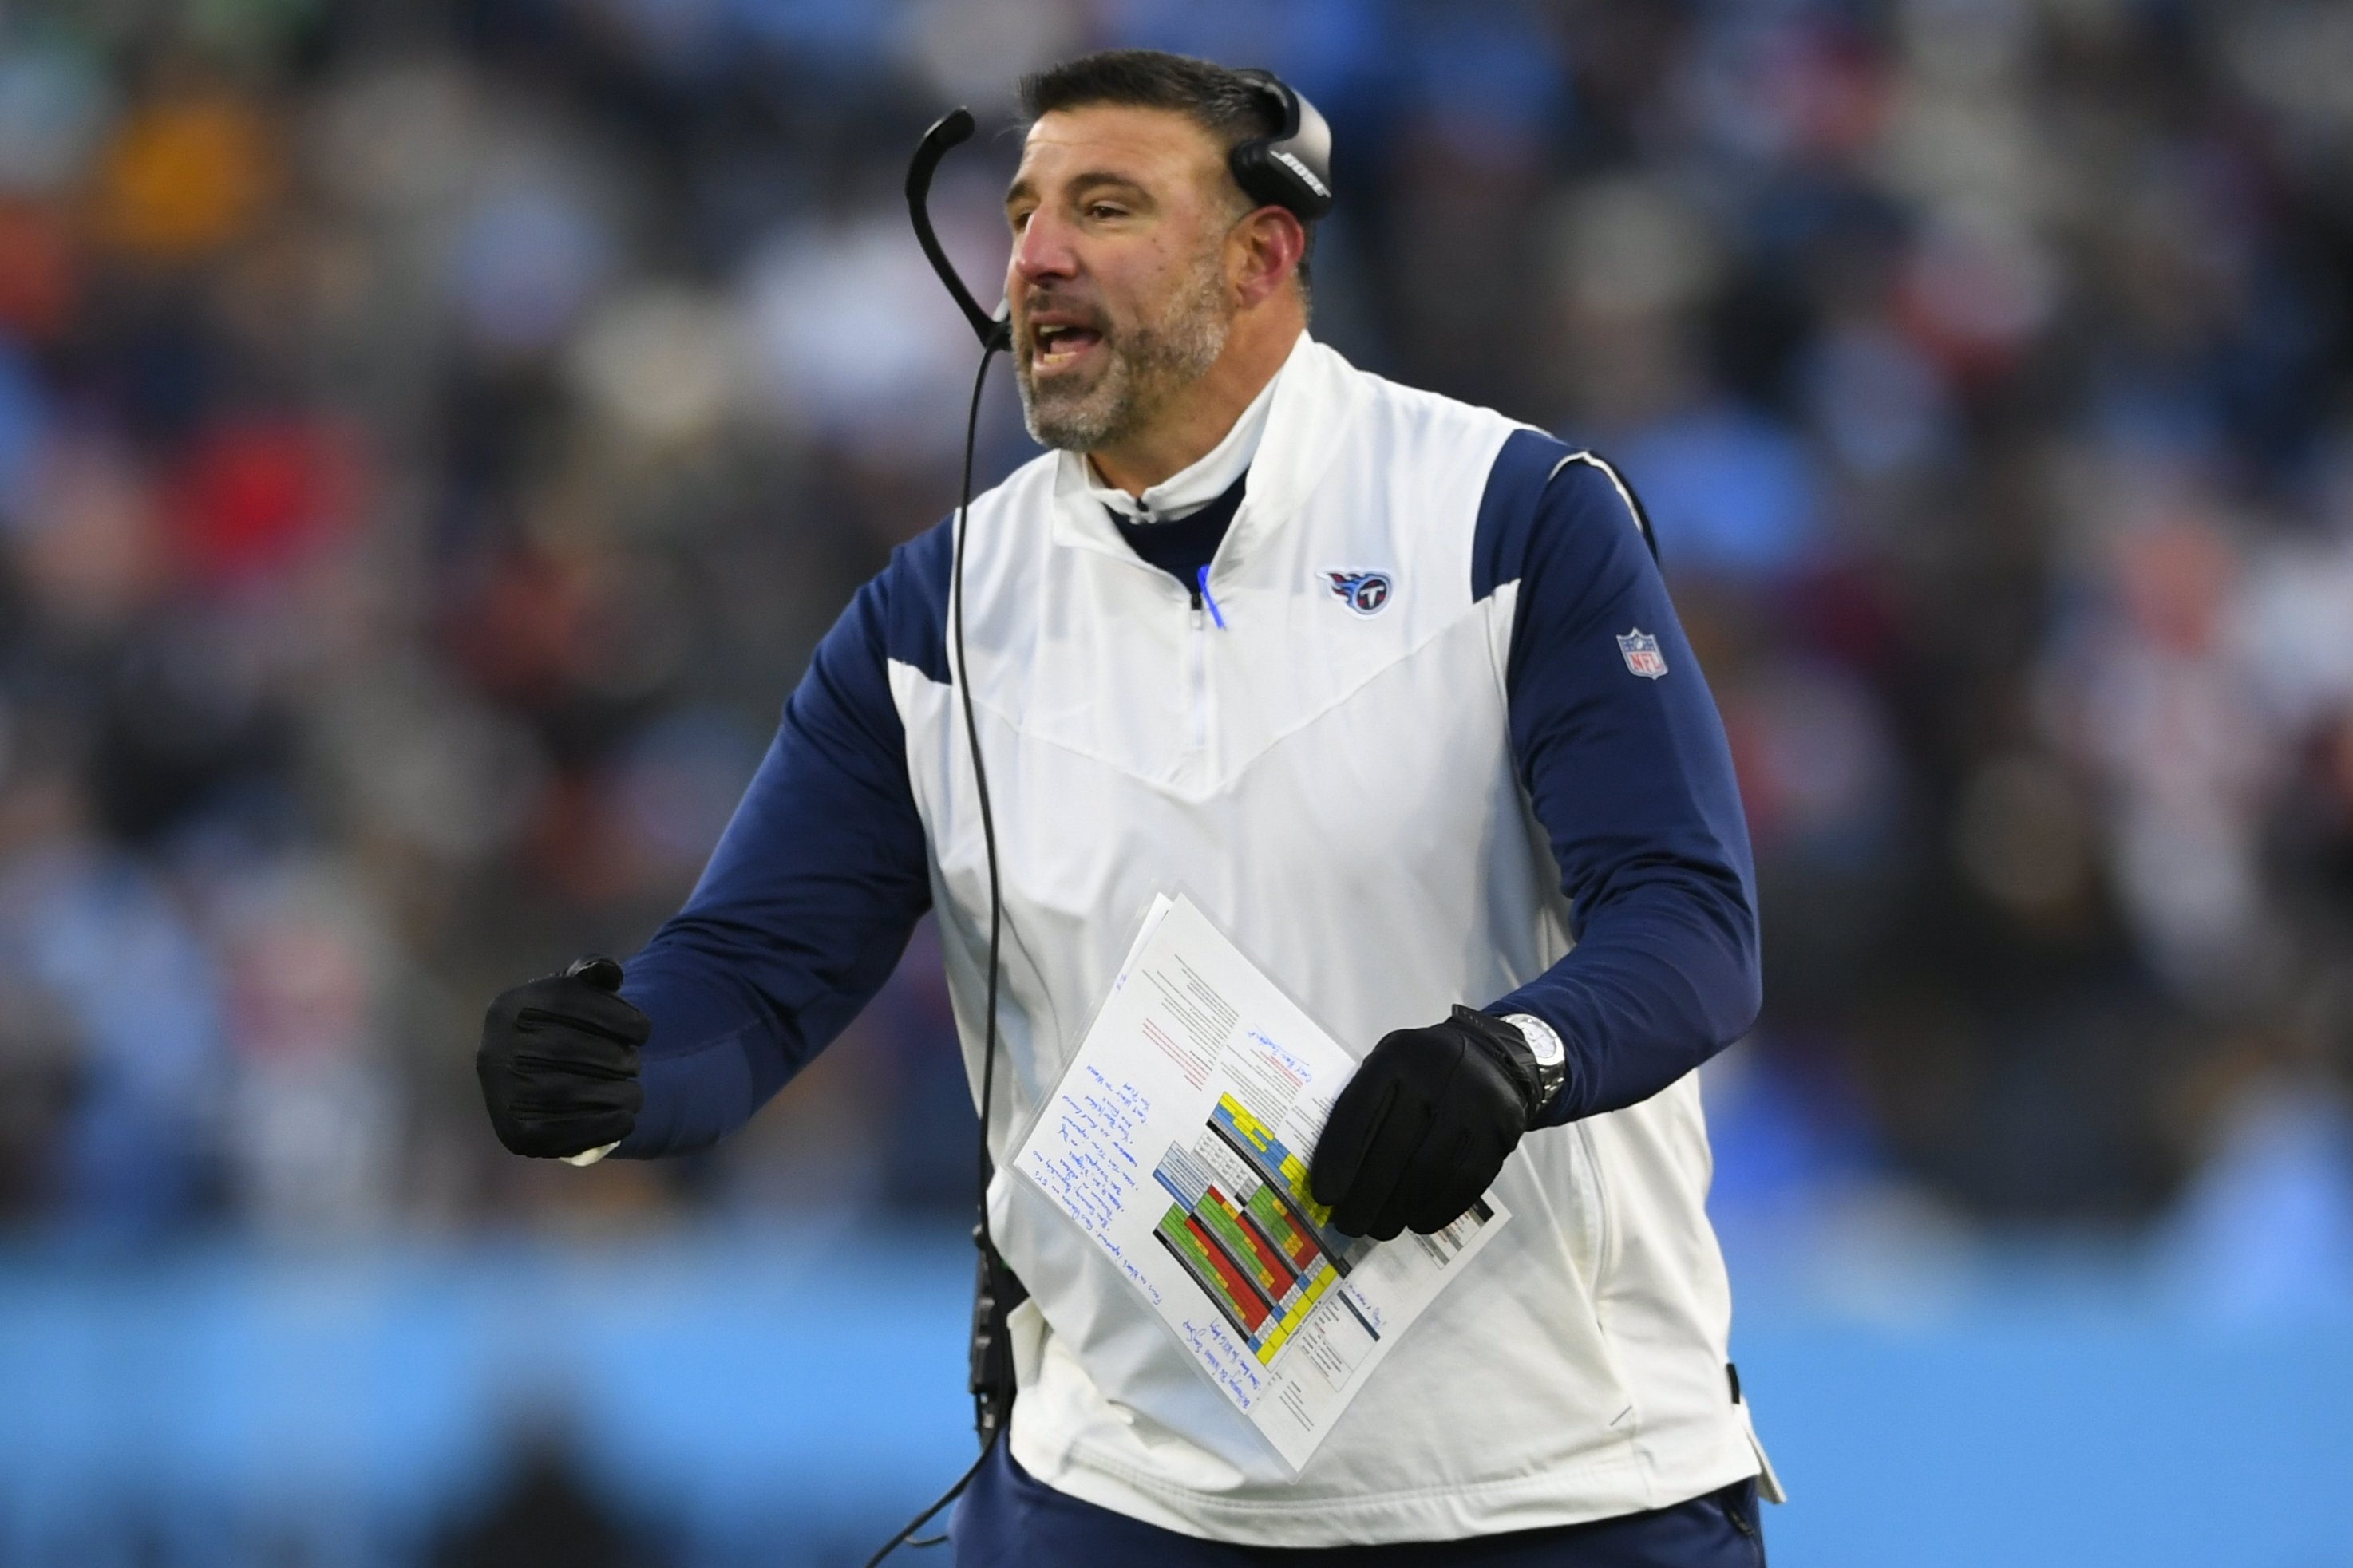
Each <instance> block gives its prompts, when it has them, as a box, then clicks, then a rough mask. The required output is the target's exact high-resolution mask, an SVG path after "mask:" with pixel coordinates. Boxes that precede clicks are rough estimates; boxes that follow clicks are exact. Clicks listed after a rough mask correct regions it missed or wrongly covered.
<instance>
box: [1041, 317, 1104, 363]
mask: <svg viewBox="0 0 2353 1568" xmlns="http://www.w3.org/2000/svg"><path fill="white" fill-rule="evenodd" d="M1029 335H1030V339H1031V342H1032V343H1033V344H1034V347H1033V350H1032V352H1031V354H1030V364H1031V366H1032V368H1034V369H1037V370H1043V371H1055V370H1060V369H1061V368H1062V367H1063V366H1065V365H1068V364H1071V363H1073V362H1074V361H1076V360H1077V359H1078V358H1079V357H1080V356H1081V355H1082V354H1083V353H1086V352H1087V351H1088V350H1089V349H1091V348H1093V347H1094V346H1095V345H1096V344H1097V343H1100V342H1103V334H1102V333H1101V332H1099V331H1095V329H1094V328H1092V327H1082V326H1078V325H1076V324H1075V323H1071V322H1063V321H1050V322H1047V323H1044V324H1042V325H1040V326H1039V327H1038V328H1036V329H1035V330H1034V331H1031V333H1030V334H1029Z"/></svg>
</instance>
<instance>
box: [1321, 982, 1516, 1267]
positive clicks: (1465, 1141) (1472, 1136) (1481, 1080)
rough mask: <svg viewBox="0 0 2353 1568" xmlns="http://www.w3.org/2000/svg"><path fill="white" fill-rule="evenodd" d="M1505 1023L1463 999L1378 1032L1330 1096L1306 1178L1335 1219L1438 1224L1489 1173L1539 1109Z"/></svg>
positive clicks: (1344, 1223)
mask: <svg viewBox="0 0 2353 1568" xmlns="http://www.w3.org/2000/svg"><path fill="white" fill-rule="evenodd" d="M1511 1031H1512V1026H1511V1025H1509V1024H1506V1023H1504V1021H1503V1020H1502V1019H1500V1018H1491V1017H1489V1016H1486V1015H1485V1014H1483V1013H1475V1012H1472V1010H1471V1009H1470V1008H1468V1007H1457V1008H1455V1009H1454V1016H1452V1017H1451V1018H1449V1019H1447V1020H1446V1022H1444V1023H1442V1024H1434V1025H1432V1026H1430V1027H1429V1028H1426V1029H1398V1030H1395V1031H1393V1032H1391V1033H1389V1034H1388V1035H1385V1036H1383V1037H1381V1042H1380V1044H1378V1045H1377V1046H1375V1047H1373V1049H1372V1054H1371V1055H1369V1056H1367V1057H1366V1058H1365V1059H1364V1061H1363V1063H1362V1064H1360V1065H1359V1066H1358V1067H1357V1068H1356V1077H1354V1078H1352V1079H1349V1080H1348V1082H1347V1085H1346V1087H1345V1088H1344V1089H1341V1090H1340V1096H1339V1098H1338V1099H1337V1100H1335V1101H1334V1102H1333V1105H1332V1115H1331V1119H1330V1120H1329V1121H1325V1122H1324V1133H1323V1136H1322V1137H1320V1138H1318V1139H1317V1140H1316V1142H1315V1157H1314V1161H1313V1162H1312V1163H1310V1165H1309V1167H1308V1184H1309V1185H1310V1187H1311V1188H1312V1189H1313V1190H1314V1194H1315V1201H1316V1202H1317V1203H1320V1204H1328V1205H1331V1208H1332V1225H1333V1226H1334V1228H1335V1229H1337V1230H1339V1231H1341V1232H1343V1233H1345V1234H1346V1235H1349V1236H1371V1237H1376V1238H1377V1239H1378V1240H1381V1241H1391V1240H1394V1239H1396V1237H1397V1236H1398V1233H1399V1232H1401V1231H1403V1230H1405V1229H1407V1228H1409V1227H1410V1228H1412V1229H1413V1230H1416V1231H1418V1232H1420V1233H1421V1234H1423V1235H1425V1236H1426V1235H1428V1234H1429V1233H1430V1232H1431V1231H1434V1230H1443V1229H1445V1228H1446V1226H1450V1225H1451V1224H1453V1223H1454V1221H1455V1220H1457V1219H1459V1218H1460V1217H1461V1215H1462V1214H1463V1212H1464V1211H1465V1210H1467V1209H1469V1208H1470V1206H1471V1205H1472V1204H1474V1203H1476V1202H1478V1201H1479V1197H1480V1194H1482V1193H1484V1192H1485V1191H1486V1190H1487V1189H1488V1188H1489V1187H1490V1186H1493V1184H1494V1181H1495V1177H1496V1174H1497V1173H1499V1172H1501V1171H1502V1170H1503V1168H1504V1160H1505V1159H1506V1158H1508V1157H1509V1156H1510V1154H1511V1152H1512V1151H1513V1150H1514V1149H1515V1148H1517V1147H1518V1146H1519V1142H1520V1134H1521V1133H1523V1132H1525V1131H1527V1128H1528V1123H1529V1122H1530V1121H1532V1120H1533V1119H1534V1118H1535V1114H1536V1112H1537V1111H1538V1110H1541V1109H1542V1107H1541V1105H1540V1104H1538V1103H1537V1097H1538V1089H1537V1083H1536V1079H1535V1074H1534V1073H1533V1072H1532V1071H1528V1070H1524V1068H1523V1065H1522V1058H1523V1057H1524V1056H1525V1048H1524V1047H1521V1046H1520V1042H1519V1041H1518V1039H1517V1037H1516V1036H1515V1035H1514V1034H1513V1033H1512V1032H1511Z"/></svg>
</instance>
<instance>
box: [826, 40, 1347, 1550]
mask: <svg viewBox="0 0 2353 1568" xmlns="http://www.w3.org/2000/svg"><path fill="white" fill-rule="evenodd" d="M1236 74H1238V75H1240V76H1241V77H1243V78H1244V79H1247V80H1248V81H1249V82H1250V85H1251V86H1253V87H1255V88H1257V89H1259V90H1260V91H1261V92H1262V93H1264V94H1265V95H1266V97H1267V98H1268V100H1270V102H1271V107H1272V109H1273V110H1274V116H1275V131H1274V133H1273V134H1272V135H1271V136H1259V137H1253V138H1251V139H1250V140H1249V141H1246V142H1241V143H1240V145H1238V146H1236V147H1235V148H1234V150H1233V152H1232V153H1229V155H1228V157H1227V166H1228V167H1229V168H1230V169H1231V170H1232V171H1233V175H1234V179H1235V182H1236V183H1237V184H1240V186H1241V188H1242V192H1243V194H1244V195H1248V196H1250V199H1251V200H1253V201H1255V202H1257V203H1259V204H1260V205H1263V206H1279V207H1282V208H1283V209H1285V210H1286V211H1288V212H1290V213H1291V214H1292V215H1293V216H1296V217H1297V218H1298V219H1299V221H1300V222H1302V223H1314V222H1315V221H1316V220H1317V219H1318V218H1321V217H1323V216H1324V215H1325V214H1327V213H1329V212H1330V211H1331V210H1332V130H1331V127H1330V126H1328V125H1326V124H1325V123H1324V116H1323V115H1321V114H1319V113H1317V112H1316V110H1315V106H1314V104H1312V103H1310V102H1308V101H1307V100H1305V99H1304V98H1302V97H1301V96H1300V95H1299V94H1298V93H1297V92H1296V91H1294V90H1293V89H1292V88H1291V87H1290V86H1289V85H1288V84H1287V83H1285V82H1284V81H1283V80H1282V79H1281V78H1279V77H1277V76H1276V75H1275V74H1274V73H1273V72H1272V71H1264V70H1245V71H1240V72H1238V73H1236ZM973 127H974V121H973V117H972V110H969V109H965V108H961V107H959V108H956V109H954V110H949V111H948V112H947V113H946V114H944V115H942V116H941V117H940V119H939V120H938V121H936V122H935V123H934V125H933V126H932V128H931V129H930V130H928V131H926V132H923V141H922V142H920V143H918V144H917V145H916V148H915V155H914V157H913V159H912V160H910V161H909V163H908V164H907V216H908V219H909V220H910V221H911V222H912V223H913V225H914V228H915V242H916V243H917V244H918V245H921V246H922V247H923V257H924V259H926V260H927V261H929V262H930V263H931V264H932V270H933V271H934V272H936V273H938V274H939V279H940V282H941V283H942V284H943V285H944V287H945V288H946V289H947V291H948V295H949V297H950V298H952V299H953V300H955V303H956V308H957V309H958V310H962V311H963V312H964V318H965V321H968V322H969V323H971V326H972V330H973V333H974V335H975V336H976V337H978V338H979V340H980V370H979V372H978V374H976V375H975V376H974V378H973V384H972V405H971V406H970V408H969V409H968V410H967V411H966V413H965V425H964V476H963V479H962V483H961V488H960V489H958V491H957V495H956V510H955V548H954V551H953V563H952V564H951V566H950V568H949V588H948V617H949V620H950V621H951V623H952V632H951V640H952V643H953V646H954V647H955V680H956V689H957V693H958V697H959V699H960V700H961V703H962V706H963V710H964V735H965V747H966V748H967V749H968V750H969V752H971V755H972V778H973V789H974V793H975V795H976V796H977V797H978V799H979V804H980V832H981V841H982V843H983V844H984V845H985V846H986V847H987V863H988V984H987V1015H986V1022H985V1023H984V1024H983V1026H982V1044H981V1068H980V1160H979V1180H980V1196H979V1202H978V1213H977V1215H976V1218H975V1220H974V1222H973V1227H972V1238H973V1242H974V1244H975V1245H976V1247H978V1248H979V1250H980V1258H979V1262H978V1264H977V1267H976V1279H975V1284H974V1289H973V1305H972V1353H971V1392H972V1398H973V1428H974V1430H975V1431H976V1433H977V1434H978V1435H979V1437H980V1457H979V1458H976V1459H975V1460H974V1461H973V1462H972V1468H970V1469H968V1470H966V1471H965V1473H964V1474H963V1475H962V1476H961V1477H959V1478H958V1479H957V1480H956V1483H955V1485H954V1486H952V1487H950V1488H949V1489H947V1490H946V1491H945V1492H944V1493H942V1494H941V1496H940V1498H939V1500H938V1501H936V1502H934V1503H933V1504H932V1505H931V1507H929V1508H927V1509H925V1510H923V1512H921V1513H919V1514H917V1515H916V1516H915V1517H914V1518H913V1519H912V1520H909V1521H907V1525H906V1528H905V1529H903V1530H902V1531H899V1533H898V1534H896V1535H894V1536H892V1538H891V1540H890V1541H889V1542H887V1543H885V1545H884V1546H883V1548H882V1550H881V1551H880V1552H876V1553H875V1554H874V1555H873V1556H872V1557H871V1558H869V1559H868V1560H867V1564H866V1568H876V1565H877V1564H879V1563H881V1561H882V1560H883V1559H884V1558H886V1557H888V1556H890V1555H891V1553H892V1552H895V1551H897V1550H898V1549H899V1548H900V1547H901V1546H936V1545H938V1544H939V1543H940V1542H943V1541H944V1540H946V1539H947V1538H946V1537H945V1536H944V1535H932V1536H924V1537H922V1538H920V1539H918V1538H917V1537H916V1534H915V1532H916V1531H919V1530H921V1529H922V1528H923V1526H924V1525H926V1524H928V1523H930V1522H931V1521H932V1519H933V1518H934V1516H935V1515H936V1514H938V1513H939V1511H940V1510H942V1509H944V1508H945V1507H947V1506H948V1504H950V1503H952V1502H954V1501H955V1500H956V1499H957V1498H958V1497H960V1496H962V1495H963V1493H964V1489H965V1488H966V1487H968V1486H970V1485H971V1484H972V1479H973V1477H975V1476H976V1475H978V1474H979V1473H980V1467H981V1466H983V1465H984V1464H987V1462H988V1456H989V1454H990V1452H991V1450H993V1449H994V1448H995V1447H996V1446H997V1442H998V1440H999V1439H1000V1438H1001V1437H1002V1436H1003V1435H1004V1431H1005V1425H1006V1422H1007V1420H1008V1417H1009V1416H1010V1415H1011V1411H1012V1405H1013V1387H1014V1380H1013V1349H1012V1345H1011V1343H1010V1342H1008V1339H1007V1337H1006V1315H1007V1314H1008V1313H1009V1312H1010V1311H1012V1310H1013V1309H1014V1308H1015V1307H1017V1306H1018V1305H1020V1303H1021V1302H1022V1301H1023V1300H1025V1299H1026V1298H1027V1297H1028V1295H1029V1290H1028V1289H1027V1288H1026V1287H1024V1286H1023V1285H1022V1283H1021V1281H1020V1279H1019V1278H1018V1276H1016V1275H1015V1274H1014V1272H1013V1270H1012V1269H1011V1268H1008V1267H1007V1266H1006V1262H1005V1259H1004V1258H1001V1257H999V1256H998V1255H997V1245H996V1239H995V1238H994V1237H992V1236H991V1235H990V1234H989V1228H988V1184H989V1181H990V1178H991V1177H993V1176H994V1175H995V1174H996V1165H995V1163H994V1162H992V1161H991V1160H990V1159H989V1157H988V1119H989V1112H990V1110H991V1109H992V1107H993V1105H994V1102H995V1100H996V1090H997V980H998V956H999V952H1000V948H1001V939H1002V937H1003V935H1004V930H1005V897H1004V891H1003V888H1002V885H1001V884H1000V882H999V881H998V879H997V818H996V816H995V814H994V813H993V812H992V811H991V810H990V807H989V799H988V768H987V763H986V762H985V761H984V760H983V758H982V756H981V751H980V723H979V721H978V719H977V718H976V715H975V713H974V710H973V705H972V681H971V679H970V678H969V675H968V673H967V669H966V666H965V647H964V553H965V534H966V532H967V531H969V529H970V526H971V523H970V513H971V510H972V460H973V447H974V444H975V441H976V437H978V435H979V431H980V395H981V392H982V390H983V389H984V388H986V387H987V384H988V365H989V362H990V361H991V360H993V359H995V358H996V357H997V354H998V353H1000V352H1009V351H1010V350H1011V349H1012V347H1013V321H1012V307H1011V302H1010V301H1001V302H999V304H998V305H997V309H996V310H995V311H993V312H992V311H989V310H983V309H981V305H980V301H979V300H976V299H975V298H973V293H972V290H971V289H967V288H965V283H964V279H962V278H960V277H958V276H957V274H956V269H955V263H954V262H952V261H950V260H949V259H948V253H947V251H946V249H945V248H944V247H943V246H942V245H941V244H940V238H939V235H938V234H937V233H936V232H935V231H934V229H933V227H932V215H931V191H932V176H933V175H934V174H937V173H938V172H939V166H940V160H941V159H943V158H944V157H946V156H947V155H948V153H950V152H951V151H952V150H954V149H955V148H956V147H958V146H961V145H962V144H963V143H964V142H967V141H969V140H970V139H971V137H972V133H973Z"/></svg>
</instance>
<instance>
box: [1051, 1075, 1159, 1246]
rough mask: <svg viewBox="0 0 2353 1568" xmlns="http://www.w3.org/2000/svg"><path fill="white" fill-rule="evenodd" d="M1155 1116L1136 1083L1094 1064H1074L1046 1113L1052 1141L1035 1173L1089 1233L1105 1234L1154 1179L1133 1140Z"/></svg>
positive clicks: (1146, 1097) (1053, 1196)
mask: <svg viewBox="0 0 2353 1568" xmlns="http://www.w3.org/2000/svg"><path fill="white" fill-rule="evenodd" d="M1071 1079H1078V1080H1079V1081H1078V1082H1076V1083H1073V1082H1071ZM1151 1114H1152V1100H1151V1098H1150V1097H1149V1096H1148V1095H1146V1094H1145V1092H1144V1090H1143V1089H1139V1088H1137V1087H1136V1086H1135V1085H1134V1084H1133V1083H1127V1082H1122V1081H1117V1080H1114V1079H1112V1078H1110V1077H1108V1076H1106V1075H1105V1073H1104V1072H1103V1068H1102V1067H1101V1066H1099V1065H1097V1064H1095V1063H1092V1062H1088V1063H1083V1064H1081V1065H1079V1066H1077V1067H1074V1068H1072V1070H1071V1074H1070V1077H1069V1078H1066V1079H1064V1080H1063V1082H1062V1086H1061V1088H1060V1089H1057V1090H1056V1091H1055V1094H1054V1104H1053V1108H1052V1109H1051V1110H1049V1111H1048V1112H1047V1117H1046V1120H1048V1121H1051V1122H1052V1123H1053V1124H1054V1126H1053V1140H1052V1144H1051V1147H1050V1149H1049V1150H1047V1151H1045V1152H1043V1153H1042V1157H1041V1158H1040V1159H1039V1161H1037V1162H1036V1163H1035V1166H1034V1168H1033V1169H1031V1170H1030V1175H1031V1177H1032V1178H1033V1179H1035V1180H1036V1182H1037V1183H1038V1184H1039V1186H1041V1187H1043V1188H1045V1189H1046V1192H1047V1194H1048V1195H1049V1196H1050V1197H1052V1198H1053V1199H1054V1200H1055V1201H1056V1202H1057V1203H1059V1204H1060V1205H1062V1207H1063V1208H1064V1209H1065V1210H1067V1211H1068V1212H1069V1214H1070V1215H1071V1218H1072V1219H1075V1220H1077V1221H1078V1222H1079V1223H1080V1224H1081V1225H1082V1226H1085V1227H1086V1228H1087V1231H1088V1233H1089V1234H1091V1235H1092V1236H1096V1237H1102V1236H1103V1234H1104V1232H1105V1231H1106V1230H1107V1229H1108V1228H1109V1226H1110V1225H1111V1222H1112V1221H1113V1219H1114V1218H1116V1217H1117V1216H1118V1215H1120V1214H1121V1212H1122V1211H1124V1209H1125V1208H1126V1206H1127V1200H1128V1198H1129V1196H1130V1195H1131V1194H1134V1192H1135V1191H1136V1190H1137V1189H1138V1188H1140V1187H1141V1186H1142V1185H1143V1184H1144V1183H1145V1181H1146V1180H1148V1179H1149V1177H1150V1173H1151V1167H1150V1166H1148V1165H1142V1164H1140V1163H1139V1162H1138V1161H1137V1159H1136V1154H1135V1147H1134V1144H1135V1138H1136V1134H1137V1133H1138V1132H1139V1131H1141V1130H1142V1129H1143V1127H1144V1126H1145V1121H1146V1120H1147V1119H1148V1118H1149V1117H1150V1116H1151ZM1113 1251H1114V1252H1116V1251H1117V1248H1116V1247H1114V1248H1113Z"/></svg>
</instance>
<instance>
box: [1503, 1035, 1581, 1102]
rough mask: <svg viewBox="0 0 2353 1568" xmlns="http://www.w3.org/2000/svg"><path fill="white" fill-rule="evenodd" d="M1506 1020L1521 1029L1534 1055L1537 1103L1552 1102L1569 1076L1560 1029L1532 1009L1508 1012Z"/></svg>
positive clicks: (1521, 1036) (1523, 1037)
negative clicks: (1527, 1011) (1523, 1011)
mask: <svg viewBox="0 0 2353 1568" xmlns="http://www.w3.org/2000/svg"><path fill="white" fill-rule="evenodd" d="M1503 1021H1504V1023H1506V1024H1509V1025H1510V1026H1512V1027H1513V1028H1514V1029H1517V1030H1518V1031H1519V1033H1520V1038H1521V1039H1522V1040H1523V1041H1525V1042H1526V1045H1527V1047H1528V1054H1529V1055H1530V1056H1532V1057H1534V1058H1535V1063H1536V1104H1537V1106H1538V1107H1543V1106H1547V1105H1550V1104H1551V1103H1552V1100H1553V1096H1555V1095H1556V1094H1558V1093H1559V1092H1560V1086H1561V1084H1562V1083H1563V1082H1564V1081H1565V1080H1566V1079H1567V1077H1568V1048H1567V1047H1565V1046H1563V1045H1562V1044H1561V1042H1560V1031H1559V1030H1557V1029H1556V1028H1554V1027H1553V1026H1551V1025H1550V1024H1547V1023H1546V1022H1545V1021H1544V1020H1543V1019H1542V1018H1539V1017H1537V1016H1535V1014H1533V1013H1506V1014H1504V1017H1503Z"/></svg>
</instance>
